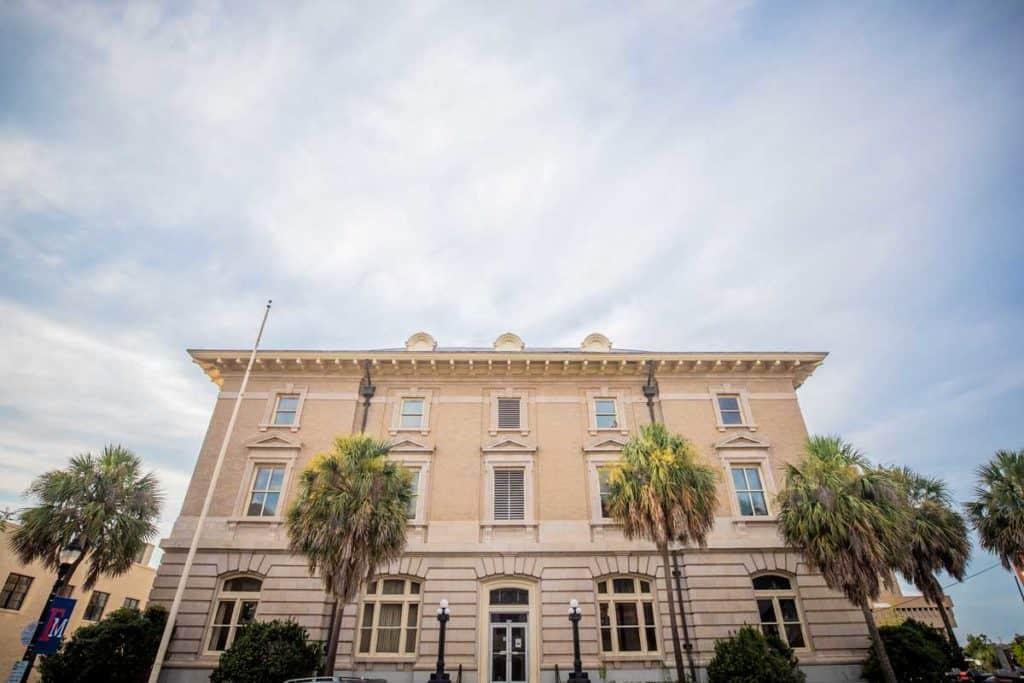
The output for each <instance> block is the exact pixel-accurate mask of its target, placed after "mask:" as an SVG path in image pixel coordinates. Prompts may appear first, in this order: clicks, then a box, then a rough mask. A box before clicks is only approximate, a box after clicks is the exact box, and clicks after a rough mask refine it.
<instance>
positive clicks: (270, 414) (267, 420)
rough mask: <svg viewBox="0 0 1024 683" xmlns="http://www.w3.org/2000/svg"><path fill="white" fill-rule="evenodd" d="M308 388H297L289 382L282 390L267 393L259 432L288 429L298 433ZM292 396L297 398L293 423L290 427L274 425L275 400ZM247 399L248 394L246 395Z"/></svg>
mask: <svg viewBox="0 0 1024 683" xmlns="http://www.w3.org/2000/svg"><path fill="white" fill-rule="evenodd" d="M308 390H309V387H297V386H295V384H293V383H291V382H289V383H288V384H286V385H284V388H281V389H274V390H272V391H268V392H267V404H266V406H265V407H264V408H263V419H261V420H260V423H259V425H258V427H259V430H260V431H261V432H265V431H267V430H268V429H288V430H291V431H293V432H297V431H299V426H300V425H301V424H302V407H303V405H305V403H306V393H307V391H308ZM288 395H294V396H298V397H299V402H298V405H296V406H295V421H294V422H292V423H291V424H290V425H277V424H274V412H275V411H276V409H277V400H278V398H280V397H281V396H288ZM246 396H247V397H248V394H246Z"/></svg>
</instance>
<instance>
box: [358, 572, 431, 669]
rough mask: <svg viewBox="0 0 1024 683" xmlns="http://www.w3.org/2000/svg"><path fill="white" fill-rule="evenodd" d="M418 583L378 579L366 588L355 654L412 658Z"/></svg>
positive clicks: (418, 595)
mask: <svg viewBox="0 0 1024 683" xmlns="http://www.w3.org/2000/svg"><path fill="white" fill-rule="evenodd" d="M419 617H420V581H419V580H418V579H404V578H400V577H389V578H379V579H376V580H374V581H370V582H369V583H367V584H366V596H365V598H364V599H363V613H362V615H360V617H359V653H360V654H382V655H387V654H390V655H415V654H416V629H417V628H418V626H419Z"/></svg>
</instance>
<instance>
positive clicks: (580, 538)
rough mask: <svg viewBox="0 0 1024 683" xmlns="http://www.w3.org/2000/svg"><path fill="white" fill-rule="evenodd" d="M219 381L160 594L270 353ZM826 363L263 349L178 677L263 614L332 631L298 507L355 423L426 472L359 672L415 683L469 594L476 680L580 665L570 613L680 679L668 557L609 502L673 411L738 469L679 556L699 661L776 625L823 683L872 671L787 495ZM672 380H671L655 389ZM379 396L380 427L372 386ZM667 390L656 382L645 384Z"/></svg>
mask: <svg viewBox="0 0 1024 683" xmlns="http://www.w3.org/2000/svg"><path fill="white" fill-rule="evenodd" d="M190 353H191V356H192V358H193V360H194V361H195V362H196V363H197V364H198V365H199V366H200V367H201V368H202V369H203V370H204V371H205V372H206V373H207V374H208V375H209V377H210V378H211V379H212V380H213V381H214V382H215V383H216V384H217V385H218V386H219V387H220V394H219V396H218V400H217V402H216V405H215V407H214V409H213V415H212V418H211V421H210V425H209V430H208V432H207V435H206V440H205V441H204V443H203V446H202V450H201V452H200V454H199V459H198V461H197V463H196V466H195V471H194V473H193V476H192V482H191V485H190V487H189V490H188V494H187V496H186V499H185V502H184V505H183V508H182V512H181V517H180V518H179V519H178V520H177V523H176V524H175V526H174V529H173V531H172V533H171V536H170V537H169V538H167V539H165V540H164V542H163V548H164V550H165V555H164V561H163V565H162V566H161V567H160V570H159V573H158V575H157V580H156V583H155V585H154V590H153V594H152V599H153V600H155V601H158V602H162V603H165V604H170V602H171V599H172V597H173V595H174V590H175V586H176V584H177V581H178V578H179V575H180V573H181V568H182V564H183V562H184V558H185V554H186V551H187V547H188V544H189V541H190V539H191V536H192V532H193V530H194V529H195V524H196V520H197V516H198V514H199V511H200V508H201V507H202V502H203V498H204V495H205V494H206V491H207V488H208V486H209V483H210V477H211V472H212V470H213V467H214V463H215V461H216V457H217V453H218V451H219V449H220V446H221V443H222V440H223V438H224V436H225V430H226V425H227V423H228V419H229V415H230V414H231V411H232V407H233V403H234V400H235V398H236V395H237V391H238V389H239V385H240V382H241V379H242V375H243V372H244V369H245V367H246V363H247V361H248V352H246V351H243V350H219V351H218V350H194V351H190ZM824 358H825V354H823V353H675V352H647V351H620V350H613V349H612V348H611V344H610V342H609V341H608V340H607V339H606V338H605V337H604V336H602V335H596V334H595V335H590V336H588V337H587V338H586V339H585V340H584V342H583V343H582V345H581V346H580V347H579V348H537V349H534V348H529V347H524V345H523V342H522V341H521V340H520V339H519V338H518V337H517V336H515V335H513V334H504V335H502V336H500V337H499V338H498V339H497V340H496V341H495V343H494V345H493V348H485V349H481V348H448V349H446V348H438V347H437V345H436V343H435V342H434V340H433V338H431V337H430V336H429V335H427V334H424V333H419V334H416V335H413V336H412V337H411V338H410V339H409V340H408V342H407V343H406V346H405V348H403V349H383V350H375V351H261V352H260V353H259V355H258V357H257V362H256V364H255V367H254V372H253V375H252V378H251V380H250V384H249V387H248V389H247V391H246V394H245V396H244V398H243V401H242V405H241V412H240V413H239V417H238V421H237V425H236V427H235V429H234V431H233V433H232V434H230V435H229V440H228V451H227V458H226V460H225V462H224V465H223V470H222V471H221V476H220V480H219V482H218V483H217V486H216V490H215V492H214V497H213V502H212V507H211V511H210V517H209V519H208V521H207V524H206V526H205V528H204V529H203V532H202V534H201V542H200V547H199V551H198V555H197V557H196V563H195V565H194V568H193V571H192V573H191V576H190V577H189V578H188V581H187V590H186V593H185V598H184V601H183V603H182V609H181V614H180V616H179V618H178V622H177V626H176V629H175V634H174V639H173V640H172V643H171V646H170V650H169V656H168V660H167V664H166V668H165V669H164V672H165V673H164V676H163V678H162V680H165V681H176V682H181V681H201V680H202V681H204V680H206V679H207V675H208V673H209V671H210V669H212V668H213V667H214V666H215V665H216V661H217V657H218V654H219V653H220V651H222V650H223V649H224V648H225V647H227V646H229V645H230V643H231V642H232V640H233V639H234V638H235V636H236V635H237V633H238V631H239V628H240V627H241V626H243V625H244V624H245V623H247V622H249V621H251V620H252V619H273V618H292V619H295V620H297V621H298V622H299V623H301V624H302V625H304V626H305V627H307V628H308V629H309V630H310V632H311V634H312V636H313V637H314V638H323V637H325V630H326V627H327V623H328V619H329V616H330V611H331V610H330V603H329V601H328V600H327V599H326V597H325V595H324V594H323V591H322V589H321V582H320V579H319V578H318V577H310V576H309V574H308V572H307V570H306V564H305V561H304V559H303V558H302V557H296V556H293V555H291V554H290V553H289V552H288V550H287V535H286V530H285V527H284V524H283V519H282V514H283V511H284V510H285V509H286V507H287V505H288V504H289V502H290V501H292V500H293V498H294V495H295V491H296V488H297V479H298V477H297V475H298V473H299V472H300V471H301V470H302V468H303V467H304V466H305V465H306V463H307V462H309V460H310V458H311V457H312V456H313V455H314V454H315V453H317V452H321V451H325V450H328V449H329V448H330V446H331V442H332V439H333V438H334V437H335V436H336V435H338V434H350V433H353V432H358V431H359V430H360V425H361V424H362V422H363V421H364V420H365V422H366V433H367V434H369V435H372V436H374V437H377V438H380V439H386V440H388V441H389V442H391V443H392V444H393V447H392V451H391V456H390V457H391V458H393V459H394V460H395V461H398V462H401V463H402V464H403V465H405V466H406V467H408V468H409V469H411V470H412V471H413V472H414V473H415V478H416V486H417V495H416V499H415V502H414V504H413V505H412V506H411V507H410V510H409V517H410V527H409V540H408V547H407V551H406V553H405V555H404V557H403V558H402V559H401V561H397V562H395V563H393V564H392V565H391V566H390V567H386V568H384V569H383V570H382V572H381V574H380V575H379V576H378V577H377V579H376V580H375V581H373V582H371V583H369V584H368V585H367V586H365V587H364V589H363V590H362V591H361V594H360V597H359V598H358V600H357V601H355V603H354V604H350V605H347V606H346V607H345V608H344V611H343V613H342V615H341V619H342V630H341V638H340V645H339V653H338V659H337V661H336V667H337V670H338V671H341V672H357V673H358V674H360V675H366V676H371V677H383V678H387V679H388V680H389V681H392V682H394V683H405V682H412V681H416V682H417V683H419V682H421V681H425V680H426V679H427V677H428V676H429V673H430V672H431V671H432V670H433V668H434V665H435V658H436V654H437V639H438V625H437V621H436V619H435V610H436V608H437V604H438V602H439V601H440V600H441V599H442V598H446V599H448V600H449V601H450V603H451V608H452V617H451V621H450V622H449V625H448V637H447V648H446V654H447V664H448V667H449V670H450V671H452V672H453V676H452V678H453V680H455V674H454V672H455V671H456V670H457V669H458V668H459V667H460V666H461V668H462V680H463V681H464V682H465V683H474V682H479V683H484V682H487V681H494V682H498V681H501V682H504V683H526V682H527V681H529V682H530V683H540V682H542V681H543V683H551V682H552V681H554V680H555V671H554V670H555V667H556V666H558V667H559V669H560V670H561V676H562V677H565V676H566V673H567V672H568V671H569V670H570V668H571V665H572V635H571V633H572V631H571V627H570V623H569V621H568V619H567V606H568V603H569V600H570V599H572V598H575V599H577V600H579V602H580V605H581V607H582V609H583V621H582V622H581V624H580V626H581V631H580V637H581V644H582V653H583V654H582V657H583V664H584V667H585V668H586V669H587V670H588V671H589V672H590V677H591V680H593V681H595V683H597V681H598V680H605V681H617V682H619V683H627V682H630V681H659V680H668V679H669V678H671V677H674V671H672V670H671V669H670V667H672V661H673V659H672V645H671V636H670V630H669V618H668V603H667V602H666V599H667V598H666V593H665V582H664V575H665V568H664V567H663V566H662V561H661V559H660V558H659V557H658V555H657V553H656V552H655V549H654V547H653V545H651V544H649V543H646V542H639V541H627V540H625V538H624V537H623V534H622V532H621V530H620V528H619V527H618V526H617V525H616V524H615V523H614V522H613V521H612V520H611V519H609V518H608V517H607V516H606V514H605V510H604V504H603V503H604V496H605V492H606V480H605V477H604V474H603V472H604V468H606V467H607V466H608V465H609V463H611V462H613V461H614V460H616V459H617V458H618V457H619V454H620V451H621V449H622V446H623V444H624V443H625V442H626V440H627V439H628V438H629V437H630V435H631V434H634V433H636V431H637V429H638V428H639V427H640V426H642V425H644V424H646V423H648V422H649V421H650V420H651V418H650V414H649V408H648V404H647V403H648V401H647V398H646V396H645V390H646V391H647V392H648V393H650V394H651V401H652V405H651V409H652V410H653V411H654V414H655V416H656V418H657V419H658V420H660V421H663V422H664V423H665V424H666V425H667V426H668V427H669V429H671V430H672V431H674V432H678V433H680V434H683V435H685V436H686V437H688V438H689V439H691V440H692V441H693V442H694V443H695V444H696V446H697V448H698V449H699V451H700V453H701V454H702V456H703V458H704V459H705V460H706V461H707V462H708V463H712V464H714V466H715V467H716V468H718V469H719V471H720V472H721V495H720V504H719V509H718V517H717V519H716V522H715V528H714V531H713V533H712V534H711V537H710V541H709V546H708V548H706V549H702V550H698V549H687V550H686V552H685V554H683V555H682V556H681V557H680V558H679V561H680V566H681V569H682V584H683V587H684V588H683V590H684V593H685V610H686V617H687V620H688V622H689V625H690V634H691V637H692V638H693V639H694V643H695V648H696V654H697V659H698V662H699V664H700V665H701V666H703V665H705V664H706V663H707V662H708V661H709V660H710V658H711V656H712V655H713V648H714V643H715V640H716V639H718V638H722V637H725V636H727V635H729V634H730V633H732V632H734V631H736V630H737V629H738V628H739V627H740V626H742V625H743V624H761V626H762V628H764V629H766V630H771V631H774V632H777V633H779V634H780V635H781V636H782V637H783V638H785V639H787V640H788V642H789V643H790V645H792V646H793V647H794V648H795V649H796V651H797V653H798V655H799V657H800V661H801V664H802V665H804V667H805V669H806V671H807V672H808V675H809V680H811V681H825V680H829V681H837V680H851V681H852V680H858V679H859V673H860V663H861V661H862V660H863V659H864V657H865V655H866V650H867V646H868V636H867V629H866V626H865V624H864V618H863V615H862V614H861V612H860V610H858V609H857V608H855V607H854V606H853V605H851V604H850V603H849V602H848V601H847V600H846V599H844V598H843V597H842V596H841V595H840V594H838V593H837V592H835V591H832V590H830V589H829V588H827V587H826V586H825V583H824V581H823V579H822V577H821V576H820V575H819V574H816V573H814V572H812V571H810V570H809V569H808V568H807V566H806V565H805V564H804V563H803V562H802V561H801V560H800V559H799V557H798V556H797V555H795V554H794V553H792V552H789V551H787V550H786V549H785V548H783V547H782V543H781V542H780V539H779V536H778V533H777V530H776V520H775V514H776V508H775V504H774V494H775V492H776V490H777V488H778V487H779V486H780V485H781V484H782V481H783V476H784V468H785V466H786V465H787V464H788V463H791V462H794V461H795V460H796V459H797V458H799V457H800V454H801V451H802V448H803V445H804V442H805V440H806V438H807V432H806V428H805V426H804V421H803V417H802V415H801V412H800V407H799V404H798V402H797V395H796V389H797V388H798V387H799V386H800V385H801V384H802V383H803V382H804V381H805V380H806V379H807V378H808V377H809V376H810V375H811V373H812V372H813V371H814V370H815V368H817V367H818V365H819V364H820V363H821V362H822V361H823V360H824ZM649 372H653V377H652V378H651V379H653V381H651V380H650V379H649ZM368 387H372V388H373V393H372V399H371V400H370V402H369V408H368V414H365V412H364V407H363V403H362V397H363V396H364V395H365V394H366V393H369V391H368V390H367V388H368ZM645 387H646V389H645Z"/></svg>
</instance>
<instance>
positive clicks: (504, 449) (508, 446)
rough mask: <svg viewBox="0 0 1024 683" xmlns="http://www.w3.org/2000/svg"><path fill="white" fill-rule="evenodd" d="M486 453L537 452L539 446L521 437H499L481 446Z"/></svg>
mask: <svg viewBox="0 0 1024 683" xmlns="http://www.w3.org/2000/svg"><path fill="white" fill-rule="evenodd" d="M480 450H481V451H483V452H484V453H536V452H537V447H536V446H531V445H530V444H528V443H525V442H523V441H520V440H519V439H498V440H496V441H492V442H491V443H489V444H484V445H483V446H481V447H480Z"/></svg>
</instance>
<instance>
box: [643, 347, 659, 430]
mask: <svg viewBox="0 0 1024 683" xmlns="http://www.w3.org/2000/svg"><path fill="white" fill-rule="evenodd" d="M657 395H658V380H656V379H655V378H654V361H653V360H649V361H647V383H646V384H644V397H645V398H646V399H647V413H648V414H649V415H650V416H651V424H654V423H655V422H657V421H658V420H657V419H656V418H655V417H654V398H655V397H656V396H657Z"/></svg>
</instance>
